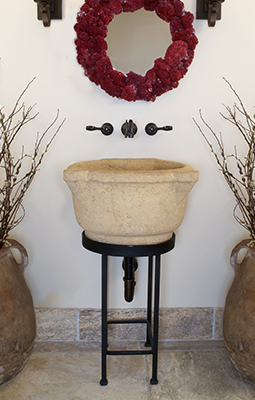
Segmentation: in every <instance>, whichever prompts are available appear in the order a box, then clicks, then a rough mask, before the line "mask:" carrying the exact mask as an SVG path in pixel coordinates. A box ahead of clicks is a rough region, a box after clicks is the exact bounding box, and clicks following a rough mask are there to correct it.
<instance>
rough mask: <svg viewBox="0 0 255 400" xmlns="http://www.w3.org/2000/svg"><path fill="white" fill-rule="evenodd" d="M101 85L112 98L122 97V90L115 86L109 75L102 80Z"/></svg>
mask: <svg viewBox="0 0 255 400" xmlns="http://www.w3.org/2000/svg"><path fill="white" fill-rule="evenodd" d="M100 85H101V88H102V89H103V90H105V91H106V93H108V94H109V95H110V96H113V97H120V96H121V88H120V87H119V86H118V85H115V84H114V82H113V81H112V79H111V78H110V76H109V75H106V76H104V77H103V79H101V80H100Z"/></svg>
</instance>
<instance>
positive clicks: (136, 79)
mask: <svg viewBox="0 0 255 400" xmlns="http://www.w3.org/2000/svg"><path fill="white" fill-rule="evenodd" d="M143 82H144V77H143V76H142V75H138V74H136V73H135V72H133V71H131V72H129V73H128V74H127V85H131V86H132V85H138V84H140V83H143Z"/></svg>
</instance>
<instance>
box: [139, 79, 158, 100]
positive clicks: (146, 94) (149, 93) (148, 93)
mask: <svg viewBox="0 0 255 400" xmlns="http://www.w3.org/2000/svg"><path fill="white" fill-rule="evenodd" d="M137 91H138V93H137V98H138V99H139V100H146V101H155V99H156V96H153V89H152V85H146V84H145V83H140V84H139V85H138V86H137Z"/></svg>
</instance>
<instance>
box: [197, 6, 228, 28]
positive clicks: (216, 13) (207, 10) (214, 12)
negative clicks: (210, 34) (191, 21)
mask: <svg viewBox="0 0 255 400" xmlns="http://www.w3.org/2000/svg"><path fill="white" fill-rule="evenodd" d="M224 1H225V0H197V19H207V20H208V26H210V27H213V26H215V24H216V21H217V20H220V19H221V4H222V3H223V2H224Z"/></svg>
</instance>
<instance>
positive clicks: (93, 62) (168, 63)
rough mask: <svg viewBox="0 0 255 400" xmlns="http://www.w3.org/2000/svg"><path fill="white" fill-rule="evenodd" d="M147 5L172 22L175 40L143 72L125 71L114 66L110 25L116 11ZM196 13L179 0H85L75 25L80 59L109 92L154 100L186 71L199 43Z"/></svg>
mask: <svg viewBox="0 0 255 400" xmlns="http://www.w3.org/2000/svg"><path fill="white" fill-rule="evenodd" d="M142 7H144V9H145V10H148V11H155V12H156V14H157V15H158V16H159V18H161V19H163V20H164V21H166V22H167V23H169V26H170V32H171V35H172V41H173V43H171V44H170V46H169V47H168V49H167V50H166V54H165V57H164V58H157V59H156V60H155V61H154V66H153V68H151V69H149V70H148V71H147V72H146V74H145V75H144V76H142V75H139V74H136V73H134V72H132V71H131V72H129V73H128V74H126V75H125V74H123V73H122V72H120V71H117V70H115V69H114V68H113V66H112V63H111V60H110V58H109V57H108V55H107V42H106V40H105V38H106V36H107V31H108V29H107V25H109V23H110V22H111V21H112V20H113V18H114V15H115V14H116V15H117V14H120V13H121V12H134V11H137V10H139V9H140V8H142ZM193 20H194V16H193V14H192V13H190V12H186V11H185V10H184V4H183V3H182V2H181V1H180V0H86V1H85V4H84V5H83V6H82V7H81V9H80V11H79V13H78V15H77V23H76V25H75V27H74V29H75V31H76V33H77V39H76V40H75V44H76V49H77V61H78V63H79V64H80V65H81V66H82V67H83V68H84V70H85V75H86V76H87V77H88V78H89V79H90V80H91V81H92V82H94V83H95V84H96V85H100V86H101V88H102V89H103V90H105V91H106V92H107V93H108V94H109V95H110V96H113V97H118V98H119V99H124V100H127V101H136V100H146V101H154V100H155V99H156V97H157V96H160V95H161V94H163V93H165V92H167V91H169V90H171V89H174V88H176V87H177V86H178V82H179V80H180V79H181V78H183V76H184V75H185V74H186V72H187V70H188V67H189V65H190V64H191V62H192V60H193V57H194V50H195V47H196V45H197V43H198V40H197V37H196V36H195V34H194V29H193V26H192V22H193Z"/></svg>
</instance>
